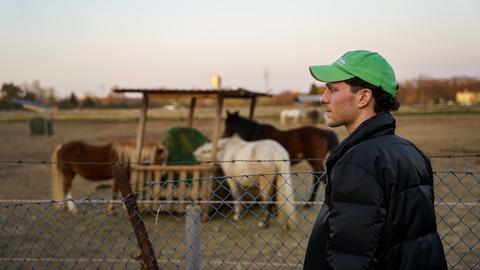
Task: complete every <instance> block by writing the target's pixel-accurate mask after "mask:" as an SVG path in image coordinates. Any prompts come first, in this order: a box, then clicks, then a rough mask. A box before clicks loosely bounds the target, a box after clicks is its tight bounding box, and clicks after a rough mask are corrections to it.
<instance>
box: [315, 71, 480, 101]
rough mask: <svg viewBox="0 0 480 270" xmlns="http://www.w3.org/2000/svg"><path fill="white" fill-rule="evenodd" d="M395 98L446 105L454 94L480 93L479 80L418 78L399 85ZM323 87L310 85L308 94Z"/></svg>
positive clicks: (474, 78)
mask: <svg viewBox="0 0 480 270" xmlns="http://www.w3.org/2000/svg"><path fill="white" fill-rule="evenodd" d="M399 86H400V88H399V90H398V93H397V98H398V100H399V101H400V103H401V104H405V105H417V104H420V105H425V104H447V103H452V102H453V103H454V102H455V101H456V93H457V92H461V91H465V90H468V91H471V92H477V93H478V92H480V78H477V77H469V76H456V77H451V78H441V79H438V78H432V77H428V76H420V77H418V78H415V79H412V80H406V81H403V82H401V83H400V85H399ZM325 89H326V87H325V86H324V85H315V84H312V85H311V87H310V94H322V93H323V91H325Z"/></svg>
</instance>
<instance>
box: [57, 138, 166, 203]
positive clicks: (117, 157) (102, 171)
mask: <svg viewBox="0 0 480 270" xmlns="http://www.w3.org/2000/svg"><path fill="white" fill-rule="evenodd" d="M135 150H136V147H135V143H134V142H131V141H124V142H113V143H109V144H106V145H90V144H87V143H85V142H82V141H71V142H68V143H65V144H59V145H57V146H56V147H55V150H54V151H53V154H52V199H54V200H55V201H62V200H65V199H67V200H68V201H67V205H66V206H67V209H68V210H69V211H75V204H74V203H73V201H72V194H71V188H72V181H73V179H74V177H75V175H77V174H78V175H80V176H81V177H83V178H84V179H86V180H91V181H103V180H109V179H112V178H113V163H115V162H117V161H121V162H126V163H129V162H131V161H136V158H135ZM167 156H168V151H167V149H166V148H165V147H164V146H163V145H158V144H154V143H146V144H144V146H143V149H142V158H141V160H142V161H146V160H148V161H155V162H164V161H165V160H166V159H167ZM112 192H113V194H112V199H113V200H115V198H116V194H117V192H118V187H117V185H116V181H113V184H112ZM57 206H61V205H60V204H57ZM113 209H114V203H113V202H112V203H110V205H109V210H110V211H113Z"/></svg>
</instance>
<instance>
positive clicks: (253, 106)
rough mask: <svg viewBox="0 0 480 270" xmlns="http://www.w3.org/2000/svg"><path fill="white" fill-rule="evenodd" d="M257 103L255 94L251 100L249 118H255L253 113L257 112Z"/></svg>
mask: <svg viewBox="0 0 480 270" xmlns="http://www.w3.org/2000/svg"><path fill="white" fill-rule="evenodd" d="M256 104H257V96H253V97H252V99H251V102H250V112H249V114H248V118H250V119H253V114H254V112H255V105H256Z"/></svg>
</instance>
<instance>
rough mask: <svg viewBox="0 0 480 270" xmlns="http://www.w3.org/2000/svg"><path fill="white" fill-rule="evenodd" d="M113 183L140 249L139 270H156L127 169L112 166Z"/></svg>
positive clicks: (118, 165) (153, 254)
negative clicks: (117, 190) (115, 185)
mask: <svg viewBox="0 0 480 270" xmlns="http://www.w3.org/2000/svg"><path fill="white" fill-rule="evenodd" d="M113 172H114V181H117V185H118V188H119V189H120V193H121V194H122V197H123V202H124V203H125V207H126V208H127V213H128V217H129V218H130V223H131V224H132V227H133V231H134V233H135V236H136V238H137V243H138V247H139V248H140V256H139V260H140V261H141V265H142V267H141V269H148V270H158V269H160V267H159V266H158V263H157V259H156V257H155V251H154V250H153V246H152V243H151V242H150V239H149V238H148V233H147V229H146V228H145V224H144V223H143V219H142V217H141V216H140V213H139V211H138V206H137V202H136V196H135V193H133V191H132V189H131V187H130V184H129V181H128V175H127V167H126V166H125V165H124V164H121V163H118V164H116V165H115V166H114V170H113Z"/></svg>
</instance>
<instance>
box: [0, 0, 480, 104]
mask: <svg viewBox="0 0 480 270" xmlns="http://www.w3.org/2000/svg"><path fill="white" fill-rule="evenodd" d="M479 11H480V1H478V0H457V1H450V0H436V1H434V0H423V1H418V0H399V1H397V0H391V1H381V0H378V1H376V0H365V1H354V0H352V1H340V0H336V1H333V0H332V1H322V0H316V1H309V0H295V1H291V0H289V1H283V0H275V1H270V0H269V1H261V0H255V1H251V0H242V1H225V0H224V1H210V0H202V1H192V0H175V1H166V0H164V1H140V0H139V1H120V0H116V1H110V0H103V1H91V0H81V1H77V0H75V1H73V0H72V1H69V0H62V1H54V0H42V1H40V0H11V1H10V0H0V83H15V84H18V85H21V84H22V83H25V82H32V81H34V80H38V81H39V82H40V84H41V85H42V86H44V87H53V88H54V89H55V90H56V93H57V95H59V96H67V95H69V94H70V93H71V92H75V93H76V94H79V95H82V94H86V93H88V94H93V95H106V94H108V92H109V91H110V89H111V88H112V87H120V88H161V87H166V88H188V89H190V88H199V89H200V88H202V89H203V88H210V76H211V75H212V74H218V75H220V76H221V78H222V86H224V87H231V88H237V87H243V88H246V89H249V90H253V91H259V92H264V91H266V90H267V88H268V90H269V91H272V92H273V93H275V92H280V91H283V90H287V89H294V90H300V91H302V92H306V91H308V89H309V88H310V85H311V84H312V83H314V82H315V81H314V79H313V78H312V77H311V75H310V73H309V71H308V66H310V65H319V64H330V63H332V62H334V61H335V60H336V59H337V58H338V57H340V56H341V55H342V54H343V53H344V52H346V51H349V50H356V49H367V50H372V51H376V52H379V53H380V54H382V55H383V56H384V57H385V58H386V59H387V60H388V61H389V62H390V64H391V65H392V66H393V67H394V70H395V72H396V75H397V79H398V81H400V82H401V81H402V80H407V79H414V78H417V77H418V76H431V77H442V78H444V77H450V76H463V75H466V76H480V16H478V12H479ZM266 74H268V76H266ZM266 77H268V80H266Z"/></svg>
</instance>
